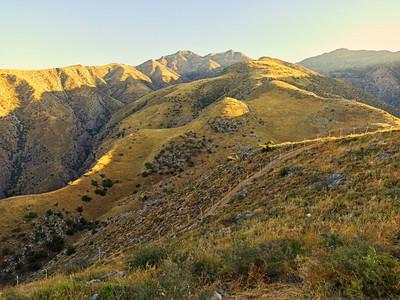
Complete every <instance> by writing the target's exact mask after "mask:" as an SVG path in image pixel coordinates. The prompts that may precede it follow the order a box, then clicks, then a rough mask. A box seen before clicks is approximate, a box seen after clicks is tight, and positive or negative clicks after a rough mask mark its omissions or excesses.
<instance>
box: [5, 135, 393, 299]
mask: <svg viewBox="0 0 400 300" xmlns="http://www.w3.org/2000/svg"><path fill="white" fill-rule="evenodd" d="M399 134H400V132H399V131H398V130H393V131H390V130H389V131H382V132H378V133H373V134H372V133H371V134H362V135H354V136H347V137H343V138H330V139H325V140H319V141H307V142H305V143H296V144H293V145H292V144H283V145H277V146H276V147H273V148H272V149H270V150H267V151H264V150H262V148H261V147H256V148H253V149H249V150H248V151H246V152H243V153H241V154H239V155H238V156H237V158H236V159H233V160H230V161H226V162H221V163H219V164H218V165H217V166H215V167H213V168H208V164H207V163H205V164H200V165H198V166H197V167H196V168H194V169H189V170H186V171H184V172H182V173H180V174H179V175H176V176H174V177H171V178H168V179H165V180H163V181H160V182H159V183H158V184H154V185H152V187H151V188H149V189H147V188H138V191H137V193H135V194H134V195H132V196H129V197H127V198H124V199H121V201H120V202H119V205H118V206H116V207H115V210H114V212H112V213H115V214H116V215H114V216H113V217H110V218H108V219H104V221H105V222H104V223H103V224H102V225H101V226H100V227H99V228H98V230H95V231H93V232H88V233H87V234H85V235H84V236H83V238H82V239H80V240H79V241H78V242H76V243H75V244H74V251H71V252H73V253H69V254H68V255H66V254H65V252H64V253H62V254H61V255H59V256H58V257H57V258H56V259H55V260H53V261H52V262H51V263H50V264H49V265H47V266H46V268H48V270H49V271H48V272H49V274H50V278H49V279H48V280H45V279H43V278H44V272H40V273H38V274H37V275H36V279H40V278H42V279H40V280H39V281H36V282H32V283H29V284H27V285H22V286H20V287H19V288H14V289H6V290H3V294H2V295H3V297H4V298H5V299H18V297H31V298H32V299H40V298H41V297H42V298H43V297H50V298H52V297H61V298H68V297H72V298H82V299H83V298H85V297H91V296H92V295H93V294H95V293H98V294H99V295H100V297H102V298H101V299H103V298H104V299H107V297H109V298H113V297H114V298H115V297H122V298H124V297H125V298H140V299H163V298H176V299H208V298H209V297H211V296H212V294H213V293H214V291H217V292H218V293H220V294H223V295H224V298H225V299H260V298H262V297H266V298H271V299H282V298H284V299H292V298H296V299H303V298H304V299H310V298H312V299H321V298H325V299H327V298H329V299H343V298H344V299H349V298H351V299H354V298H355V299H368V298H370V299H376V298H396V297H397V296H398V295H399V294H400V290H399V289H398V283H399V281H400V268H399V267H400V264H399V262H398V257H399V249H398V248H399V246H398V245H399V243H398V236H399V228H398V225H397V224H398V222H399V220H398V214H397V211H398V197H399V195H398V187H397V185H398V184H397V183H398V181H399V174H398V172H397V171H396V170H397V169H398V166H397V161H398V157H397V156H398V151H397V150H396V149H398V147H399V142H398V141H399V140H400V139H399ZM181 138H182V139H185V137H181ZM186 138H190V139H195V137H194V136H186ZM175 142H176V143H177V142H178V140H176V141H175ZM166 148H170V145H166ZM166 152H168V150H166ZM137 203H140V205H139V208H140V209H138V208H137ZM117 211H118V213H117ZM99 250H100V257H99V256H98V255H99ZM93 279H94V281H91V280H93ZM96 279H98V280H96ZM90 281H91V282H90ZM88 282H90V284H88ZM18 295H20V296H18ZM13 297H14V298H13Z"/></svg>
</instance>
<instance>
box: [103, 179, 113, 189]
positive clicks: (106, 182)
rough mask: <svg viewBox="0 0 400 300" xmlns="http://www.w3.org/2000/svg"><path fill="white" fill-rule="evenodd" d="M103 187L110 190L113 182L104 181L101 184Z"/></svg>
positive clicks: (109, 180)
mask: <svg viewBox="0 0 400 300" xmlns="http://www.w3.org/2000/svg"><path fill="white" fill-rule="evenodd" d="M102 185H103V187H105V188H110V187H112V186H113V185H114V183H113V181H112V180H111V179H108V178H107V179H104V180H103V183H102Z"/></svg>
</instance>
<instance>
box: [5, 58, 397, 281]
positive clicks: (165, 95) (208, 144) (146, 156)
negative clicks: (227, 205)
mask: <svg viewBox="0 0 400 300" xmlns="http://www.w3.org/2000/svg"><path fill="white" fill-rule="evenodd" d="M114 67H115V66H114ZM99 68H100V69H101V70H102V71H101V72H100V71H97V72H99V73H95V70H96V68H92V69H91V68H89V67H78V68H77V67H75V69H74V68H73V69H72V70H71V72H73V73H74V74H75V73H76V72H77V70H79V72H81V73H83V72H86V71H87V72H88V74H90V75H91V76H93V74H98V75H97V76H98V77H96V79H93V81H92V82H93V89H91V91H94V93H95V94H96V95H101V97H104V99H109V101H110V102H111V103H116V106H117V108H116V109H115V111H114V112H113V113H112V115H111V114H109V115H108V116H109V117H108V118H109V120H108V121H107V123H106V124H105V125H99V127H95V128H96V134H95V135H93V141H92V145H94V146H93V149H92V150H91V152H90V153H89V154H88V155H87V157H85V162H83V164H82V167H81V169H82V170H85V173H84V174H83V175H82V176H81V177H79V178H78V179H76V180H74V181H71V182H70V183H69V184H68V185H66V186H65V187H63V188H61V189H58V190H55V191H52V192H48V193H42V194H37V195H25V196H24V195H22V196H18V197H10V198H7V199H4V200H2V201H0V211H1V215H0V238H1V240H2V244H1V247H2V251H3V256H2V258H1V264H2V270H1V273H0V274H1V276H2V281H4V282H7V281H13V280H14V277H13V274H15V273H18V274H20V278H21V280H23V279H27V278H28V275H29V274H32V273H33V272H37V271H39V270H40V269H41V268H42V266H43V265H44V264H45V263H46V262H47V261H48V260H50V259H52V258H53V257H54V256H56V255H57V253H60V252H62V251H68V253H70V252H73V247H74V246H73V243H74V242H76V241H78V240H80V238H82V242H84V241H85V240H87V238H88V235H89V236H90V234H92V233H93V234H94V233H96V232H98V231H99V230H100V231H101V230H102V229H101V228H102V226H104V224H105V223H104V222H107V220H116V221H115V222H117V221H118V220H119V219H118V218H119V217H118V216H121V214H122V215H124V214H126V216H129V215H130V214H131V213H132V212H134V213H135V214H136V212H137V213H139V212H140V211H141V209H142V208H143V205H144V203H146V201H147V200H148V199H149V198H151V199H152V197H153V195H150V194H151V193H152V191H154V193H156V192H157V191H158V187H159V189H160V190H161V191H162V193H164V194H165V197H164V196H163V197H164V199H163V200H161V201H167V202H168V201H173V202H169V203H171V205H172V204H173V203H174V201H175V200H173V199H175V198H174V197H175V196H176V195H178V194H176V192H177V191H180V190H181V189H182V188H183V189H184V188H185V186H187V184H189V183H191V182H195V181H196V180H197V179H198V180H202V179H199V178H203V177H201V176H207V174H210V172H217V171H216V170H221V169H220V168H219V167H218V166H219V165H221V164H224V163H225V162H226V161H227V160H233V161H235V160H236V159H237V158H238V157H245V156H246V155H247V154H248V153H250V152H249V151H252V149H254V147H259V145H260V144H261V145H264V147H266V150H268V147H267V146H266V145H267V144H268V145H269V144H270V143H269V141H271V140H272V141H273V142H275V143H288V142H300V143H301V141H303V140H304V139H314V138H315V139H318V138H321V137H329V136H331V137H333V136H344V135H348V134H353V133H356V134H361V133H363V134H365V133H366V132H372V131H376V130H383V129H386V130H388V129H390V128H394V127H398V125H399V119H397V118H396V117H394V116H392V115H390V114H388V113H387V112H385V111H383V110H381V109H377V108H374V107H373V106H371V105H376V104H380V102H379V101H378V100H376V99H375V98H373V97H371V96H369V95H368V94H366V93H363V92H361V91H359V90H357V89H355V88H353V87H352V86H350V85H349V84H346V83H344V82H342V81H338V80H333V79H329V78H325V77H323V76H320V75H319V74H318V73H315V72H313V71H310V70H308V69H306V68H304V67H302V66H300V65H295V64H290V63H286V62H283V61H281V60H277V59H272V58H268V57H265V58H261V59H259V60H249V61H244V62H239V63H236V64H234V65H232V66H230V67H227V68H225V69H224V71H223V72H222V73H221V74H220V75H218V76H216V77H213V78H208V79H202V80H196V81H193V82H187V83H181V84H176V85H171V86H168V87H165V88H163V89H160V90H156V91H153V92H149V90H148V89H146V88H144V87H147V88H148V86H151V79H150V78H149V77H147V76H144V75H142V76H144V77H139V75H140V74H142V73H140V74H139V75H137V77H138V79H135V78H134V77H133V75H132V76H128V75H127V76H126V78H127V79H126V80H128V79H129V82H130V83H132V84H140V85H139V86H140V87H143V90H144V91H145V95H144V96H142V97H140V98H135V97H133V96H132V98H131V99H132V101H131V103H128V101H127V99H128V98H129V97H128V95H129V94H128V93H129V92H130V91H131V89H130V88H129V87H130V86H129V85H128V86H127V88H125V89H123V91H121V90H117V87H120V85H119V84H117V83H113V87H110V85H111V83H109V84H108V85H106V84H104V83H103V84H100V83H102V81H101V78H109V77H107V76H106V75H107V74H109V73H110V69H108V68H111V70H112V68H113V67H112V66H111V67H103V68H101V67H99ZM85 70H86V71H85ZM89 70H91V71H89ZM135 70H136V69H130V68H129V69H127V70H126V71H125V72H128V71H129V72H130V73H129V74H133V73H134V71H135ZM10 72H11V71H10ZM47 72H55V71H54V70H50V71H47ZM137 72H138V71H137ZM22 73H23V72H22ZM28 73H29V72H28ZM113 74H114V75H115V73H113ZM123 74H124V73H122V75H123ZM120 75H121V74H119V75H118V76H117V77H119V76H120ZM19 76H22V75H19ZM102 76H104V77H102ZM110 76H111V75H110ZM37 78H42V77H38V76H35V77H34V79H35V80H37ZM56 78H58V77H56ZM67 78H68V80H67V81H64V82H67V83H68V82H71V81H72V79H69V77H67ZM90 78H92V77H89V78H88V79H87V80H89V79H90ZM122 78H124V76H122ZM41 80H42V79H41ZM76 80H77V79H76ZM146 80H147V81H146ZM43 81H44V80H43ZM104 81H105V80H104ZM85 83H86V84H88V83H87V81H85ZM95 83H97V84H98V85H95ZM89 84H90V81H89ZM142 84H143V85H142ZM32 85H33V83H31V85H30V86H32ZM74 85H77V86H79V84H77V83H75V81H74ZM64 86H65V85H64ZM64 86H63V85H60V86H59V89H60V90H62V89H63V90H62V92H66V94H67V95H68V96H69V98H71V97H72V95H74V94H73V93H71V91H73V89H72V90H65V88H64ZM61 88H62V89H61ZM83 90H84V91H86V88H85V89H83ZM80 91H81V90H80ZM100 91H101V92H100ZM106 91H108V92H109V93H110V94H111V93H113V94H112V95H114V96H115V95H117V94H118V95H120V96H118V98H119V97H121V99H126V100H125V101H124V102H122V101H119V100H117V99H116V98H114V97H113V96H109V95H108V94H106ZM15 94H17V92H15ZM10 95H12V94H11V92H10ZM79 95H85V94H82V92H80V94H79ZM124 95H125V96H124ZM65 97H66V96H65ZM76 97H77V96H76ZM99 97H100V96H99ZM111 97H112V98H111ZM115 97H116V96H115ZM10 99H14V100H15V99H17V100H15V101H16V103H17V104H15V106H17V105H19V102H17V101H21V100H19V99H22V98H17V97H14V98H11V97H10ZM28 99H29V100H32V101H34V100H33V99H36V98H35V97H30V98H28ZM40 99H41V100H40V101H38V100H36V101H34V102H39V103H40V102H41V101H42V100H43V99H44V98H43V97H42V98H40ZM57 99H60V101H61V100H64V101H66V98H62V97H61V96H60V98H57ZM72 99H75V98H72ZM79 99H81V98H78V97H77V98H76V101H78V100H79ZM83 99H84V98H83ZM99 99H103V98H99ZM99 99H97V101H100V100H99ZM28 103H30V102H28ZM45 103H46V102H45ZM72 103H74V102H72ZM78 103H79V104H83V103H85V102H84V101H78ZM63 104H64V105H65V103H64V102H63ZM101 105H102V107H104V105H103V102H101ZM109 105H111V104H109ZM28 106H29V105H28ZM21 107H22V106H21ZM106 107H108V106H106ZM17 109H18V108H17ZM71 109H72V108H71ZM54 110H55V108H54ZM76 111H77V114H78V112H81V111H82V110H81V109H76ZM83 111H84V110H83ZM90 111H91V110H90ZM9 115H10V114H9ZM24 115H25V113H24ZM7 116H8V115H7ZM58 117H59V116H58ZM35 120H36V119H35ZM84 120H87V119H84ZM92 121H93V122H95V121H97V120H92ZM102 122H103V121H102ZM86 123H88V126H89V124H91V123H90V122H87V121H86V122H82V124H85V125H86ZM45 124H51V123H45ZM93 124H97V123H93ZM36 126H38V125H36ZM82 126H84V125H82ZM48 127H49V125H47V127H40V128H42V131H41V136H45V135H44V134H43V130H44V129H43V128H48ZM50 128H51V127H50ZM56 128H58V127H56ZM67 128H68V127H67ZM38 129H39V127H37V130H38ZM46 130H47V129H46ZM62 132H63V134H65V132H70V131H67V130H65V129H63V131H62ZM65 139H66V138H65ZM71 139H72V138H71ZM46 140H47V139H46ZM48 140H49V141H50V142H49V143H50V144H51V143H55V142H56V141H58V140H57V139H56V137H54V136H51V138H50V137H48ZM74 141H75V139H74ZM36 144H38V143H36ZM50 144H46V145H50ZM60 145H62V147H64V148H62V150H61V152H60V153H63V151H65V150H64V149H66V146H64V144H63V143H61V142H60ZM49 147H50V146H49ZM60 147H61V146H60ZM275 153H276V152H275ZM52 162H53V160H52ZM91 162H95V163H91ZM243 163H244V165H246V164H251V161H244V162H243ZM237 168H240V166H239V165H237ZM48 169H49V168H48ZM24 170H25V169H24ZM26 170H29V169H26ZM60 172H61V171H60ZM249 172H250V171H249ZM249 174H250V173H249ZM220 176H222V177H221V178H220V180H222V181H221V184H222V185H223V186H224V190H223V191H221V192H220V194H219V195H221V196H222V195H223V194H224V193H225V192H226V191H227V190H229V186H227V185H226V184H227V183H226V182H225V183H224V181H223V180H224V178H225V177H224V176H225V175H222V173H221V174H220ZM237 179H239V177H238V178H237ZM216 180H217V179H216ZM199 184H200V182H199ZM204 184H205V183H203V185H204ZM208 184H209V183H207V185H208ZM156 187H157V190H156V189H155V188H156ZM157 193H158V192H157ZM192 197H193V201H194V202H193V209H196V207H197V209H198V210H200V209H201V207H202V206H201V203H202V201H208V200H207V199H205V198H204V197H206V196H203V197H200V196H199V195H196V196H192ZM203 198H204V199H203ZM187 199H190V198H187ZM202 199H203V200H202ZM181 200H183V199H181ZM179 201H180V200H179ZM125 203H129V204H128V205H127V206H125ZM205 203H206V202H205ZM212 205H213V204H212ZM176 209H178V210H179V209H181V210H182V211H181V212H183V211H185V208H181V207H178V206H176ZM188 209H189V208H188ZM204 209H205V208H204ZM168 211H169V208H168ZM166 213H167V211H165V210H163V209H162V208H160V209H159V210H157V212H152V216H151V218H153V217H154V218H155V217H158V218H161V219H163V216H164V215H165V214H166ZM169 213H170V214H172V215H173V214H174V212H172V211H169ZM196 214H198V212H196ZM201 214H202V213H201ZM194 217H195V215H194V214H192V213H191V215H190V216H189V219H190V220H192V219H193V218H194ZM113 218H116V219H113ZM171 218H173V217H171ZM140 219H141V218H138V216H137V215H135V218H134V220H135V221H134V222H138V223H137V224H139V225H140V224H141V222H143V220H142V221H139V220H140ZM129 220H130V219H129ZM171 220H172V219H171ZM131 221H132V220H130V221H129V222H131ZM192 221H193V220H192ZM132 222H133V221H132ZM160 222H161V221H160ZM117 224H118V223H117ZM129 224H131V223H129ZM139 225H138V226H139ZM164 225H165V224H164ZM121 226H122V225H121ZM129 226H130V225H129ZM152 226H154V228H155V230H156V229H157V228H158V229H159V230H161V231H163V229H162V228H161V227H158V225H157V223H153V225H152ZM149 234H151V233H149ZM163 234H164V233H163ZM121 238H122V237H121ZM137 238H139V237H138V236H137ZM145 240H146V239H144V240H143V241H145ZM68 249H70V250H68ZM62 253H65V252H62ZM71 254H72V253H71ZM60 255H62V254H60ZM86 259H87V260H88V261H89V262H90V261H91V259H90V258H89V257H86ZM62 265H64V266H65V264H64V263H63V264H62ZM59 266H60V267H61V264H60V265H59ZM57 268H58V267H57ZM57 268H56V269H57ZM54 270H55V269H54ZM40 272H42V271H40ZM40 274H42V273H40Z"/></svg>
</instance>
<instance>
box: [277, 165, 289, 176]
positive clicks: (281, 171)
mask: <svg viewBox="0 0 400 300" xmlns="http://www.w3.org/2000/svg"><path fill="white" fill-rule="evenodd" d="M287 174H289V167H282V168H280V169H279V176H281V177H285V176H286V175H287Z"/></svg>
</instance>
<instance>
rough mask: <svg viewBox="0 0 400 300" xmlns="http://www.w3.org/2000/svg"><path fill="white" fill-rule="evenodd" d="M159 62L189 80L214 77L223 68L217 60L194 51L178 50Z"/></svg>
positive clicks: (158, 60)
mask: <svg viewBox="0 0 400 300" xmlns="http://www.w3.org/2000/svg"><path fill="white" fill-rule="evenodd" d="M157 62H159V63H160V64H162V65H164V66H166V67H168V68H170V69H172V70H173V71H175V72H177V73H178V74H180V75H182V76H183V77H185V78H187V79H188V80H196V79H202V78H209V77H214V76H216V75H217V74H218V73H219V72H220V71H221V68H222V67H221V65H220V64H218V63H217V62H215V61H213V60H210V59H208V58H204V57H201V56H200V55H198V54H196V53H194V52H192V51H178V52H176V53H175V54H171V55H167V56H163V57H161V58H159V59H157Z"/></svg>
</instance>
